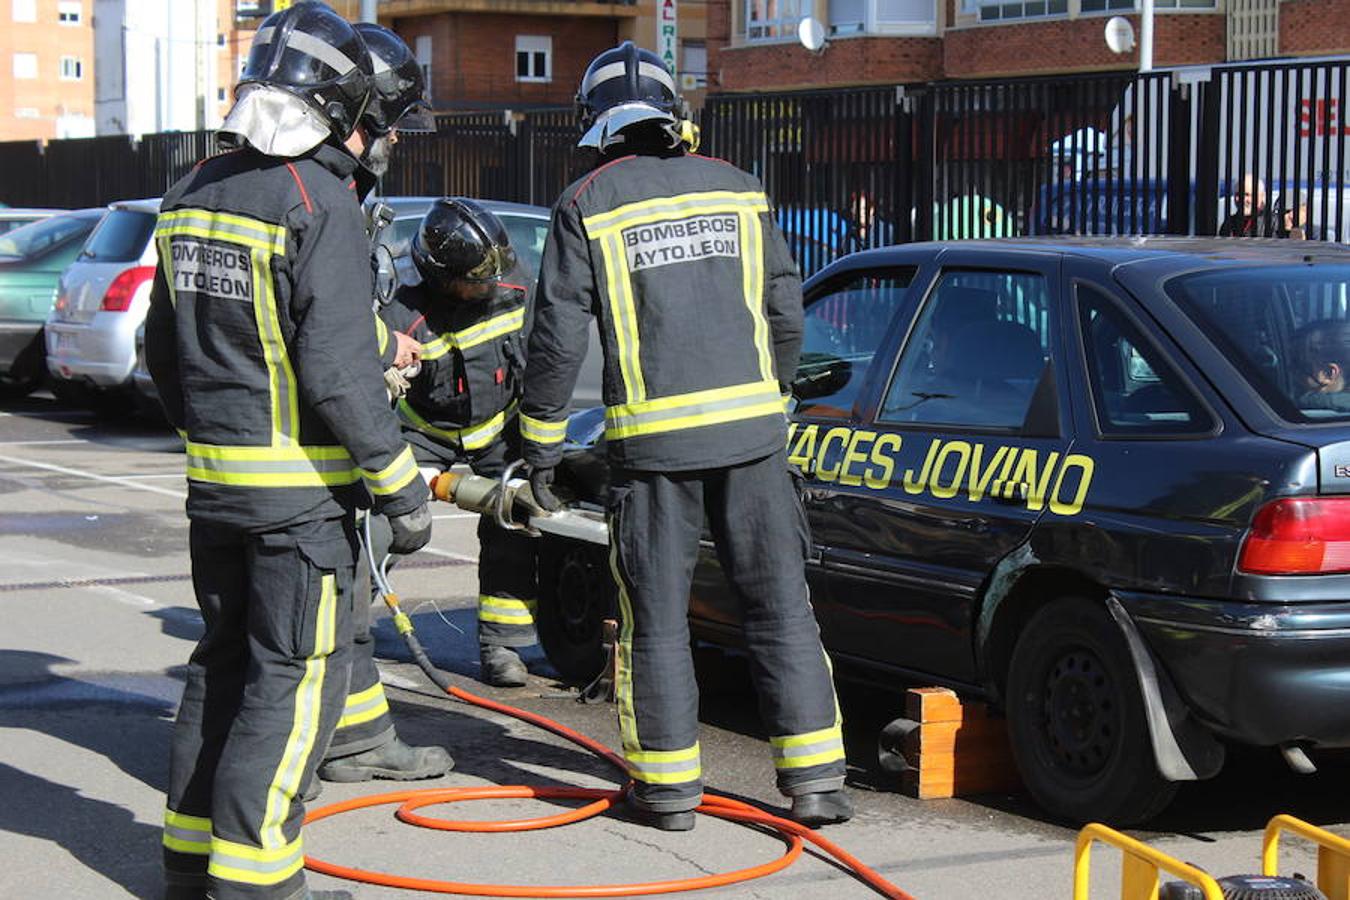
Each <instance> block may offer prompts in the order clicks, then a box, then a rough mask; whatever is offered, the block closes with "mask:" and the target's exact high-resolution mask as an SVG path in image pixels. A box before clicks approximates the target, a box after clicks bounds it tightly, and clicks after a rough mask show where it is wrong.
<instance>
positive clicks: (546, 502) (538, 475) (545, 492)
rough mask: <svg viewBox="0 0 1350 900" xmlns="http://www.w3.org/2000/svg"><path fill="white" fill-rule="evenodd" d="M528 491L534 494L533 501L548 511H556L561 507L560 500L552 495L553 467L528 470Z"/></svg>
mask: <svg viewBox="0 0 1350 900" xmlns="http://www.w3.org/2000/svg"><path fill="white" fill-rule="evenodd" d="M530 493H531V494H533V495H534V502H535V503H538V504H539V506H540V507H542V508H543V509H546V510H548V511H549V512H556V511H557V510H559V509H562V502H561V501H559V500H558V498H557V497H555V496H554V495H553V467H552V466H549V467H548V468H547V469H539V468H536V469H531V470H530Z"/></svg>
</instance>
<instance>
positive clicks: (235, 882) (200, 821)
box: [164, 517, 356, 900]
mask: <svg viewBox="0 0 1350 900" xmlns="http://www.w3.org/2000/svg"><path fill="white" fill-rule="evenodd" d="M189 542H190V548H191V553H192V582H193V588H194V590H195V591H196V595H197V604H198V606H199V607H200V608H201V613H202V619H203V621H204V623H205V626H206V630H205V633H204V634H203V635H202V638H201V640H200V641H198V643H197V646H196V648H195V649H194V650H193V652H192V656H191V658H190V660H189V662H188V671H187V683H186V685H185V686H184V688H183V701H182V705H181V707H180V708H179V712H178V718H177V721H176V722H175V723H174V731H173V745H172V753H171V758H170V765H169V792H168V804H167V805H168V808H167V810H166V813H165V823H164V865H165V870H166V878H167V879H168V880H169V882H170V883H171V884H176V885H196V884H200V885H201V886H202V887H204V888H209V890H210V891H211V896H212V897H214V898H215V900H242V898H248V900H273V898H277V900H290V898H292V897H298V896H303V895H304V891H305V882H304V872H303V870H302V866H303V864H304V848H303V845H302V842H301V833H300V825H301V822H302V821H303V819H304V805H303V803H302V802H301V800H300V797H299V794H300V790H301V787H302V785H304V784H305V783H306V782H307V780H308V779H309V778H311V777H312V776H313V774H314V769H315V767H316V766H317V765H318V763H319V760H320V758H321V757H322V756H323V752H324V748H325V747H326V746H327V743H328V740H329V738H330V737H331V735H332V733H333V728H334V727H335V726H336V725H337V721H338V716H339V715H340V713H341V711H342V698H343V697H344V696H346V693H347V681H348V675H349V669H350V665H351V639H352V633H351V628H352V609H351V608H352V591H351V587H352V577H353V572H354V569H355V564H356V543H355V531H354V528H353V525H352V521H351V518H350V517H343V518H338V519H329V520H324V521H316V522H304V523H300V524H297V525H293V526H291V527H288V528H284V529H280V530H277V531H271V532H264V533H257V532H245V531H240V530H238V529H234V528H227V527H223V526H220V525H218V524H214V523H211V522H205V521H200V520H198V521H194V522H193V523H192V526H191V532H190V538H189Z"/></svg>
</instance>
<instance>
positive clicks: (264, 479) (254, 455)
mask: <svg viewBox="0 0 1350 900" xmlns="http://www.w3.org/2000/svg"><path fill="white" fill-rule="evenodd" d="M184 449H185V450H186V453H187V477H188V478H189V479H190V480H193V481H202V482H207V483H209V484H227V485H234V486H239V487H267V488H290V487H325V486H328V487H331V486H339V485H347V484H355V483H356V482H357V481H359V480H360V479H361V470H360V469H358V468H356V467H355V466H354V465H353V464H352V459H351V456H350V455H349V454H348V453H347V451H346V449H345V448H343V447H338V446H333V445H320V446H313V447H302V446H286V447H276V446H257V445H247V446H230V445H226V444H201V443H197V442H196V441H187V442H185V444H184Z"/></svg>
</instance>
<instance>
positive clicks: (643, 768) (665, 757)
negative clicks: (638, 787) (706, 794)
mask: <svg viewBox="0 0 1350 900" xmlns="http://www.w3.org/2000/svg"><path fill="white" fill-rule="evenodd" d="M623 756H624V759H625V760H626V761H627V762H628V774H629V775H630V776H631V777H632V778H633V779H635V780H637V781H641V782H643V783H645V784H682V783H684V782H688V781H697V780H699V779H700V778H702V777H703V767H702V765H701V764H700V762H699V745H698V743H697V742H696V743H695V744H694V745H693V746H692V747H685V748H684V749H682V750H638V749H633V748H629V747H627V746H625V747H624V748H623Z"/></svg>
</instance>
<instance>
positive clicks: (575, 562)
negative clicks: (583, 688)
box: [535, 536, 617, 685]
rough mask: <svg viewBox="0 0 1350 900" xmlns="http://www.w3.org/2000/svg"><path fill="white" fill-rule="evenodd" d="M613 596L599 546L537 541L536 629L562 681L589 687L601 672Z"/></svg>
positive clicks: (613, 615)
mask: <svg viewBox="0 0 1350 900" xmlns="http://www.w3.org/2000/svg"><path fill="white" fill-rule="evenodd" d="M615 593H616V592H615V590H614V582H613V579H612V577H611V575H610V572H609V553H608V551H607V550H606V549H605V548H604V547H600V546H597V545H594V544H584V543H579V542H576V541H566V540H560V539H558V538H552V537H547V536H545V537H543V538H541V539H540V546H539V603H538V605H537V608H536V610H535V627H536V629H537V630H538V632H539V643H540V645H541V646H542V647H543V648H544V653H545V654H546V655H547V656H548V661H549V662H550V663H552V664H553V667H554V668H555V669H557V670H558V674H560V675H561V676H562V677H563V679H564V680H566V681H568V682H571V683H573V684H583V685H584V684H590V683H591V682H592V681H593V680H595V677H596V676H597V675H599V674H600V673H601V671H603V670H604V667H605V659H606V649H605V644H604V621H605V619H612V618H616V616H617V613H616V612H615V610H616V609H617V602H616V596H615Z"/></svg>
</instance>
